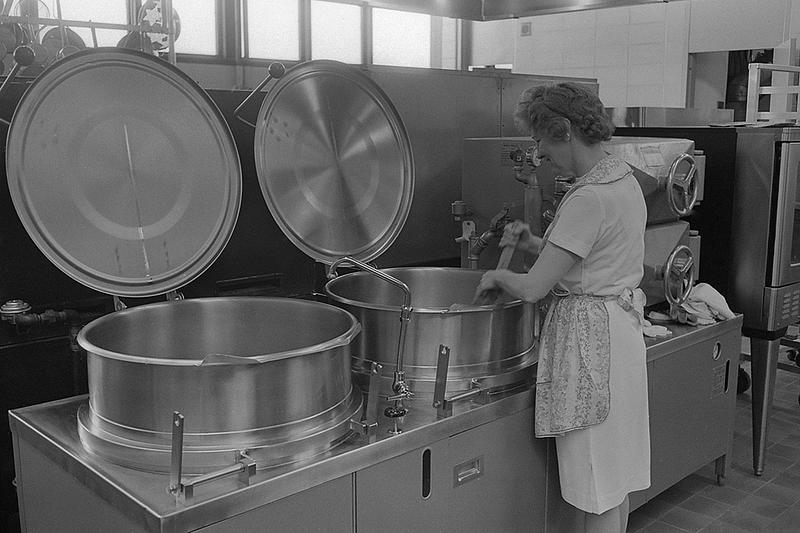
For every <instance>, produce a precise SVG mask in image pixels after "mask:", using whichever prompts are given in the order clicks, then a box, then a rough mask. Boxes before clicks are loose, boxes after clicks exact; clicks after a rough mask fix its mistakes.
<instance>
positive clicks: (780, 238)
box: [772, 142, 800, 287]
mask: <svg viewBox="0 0 800 533" xmlns="http://www.w3.org/2000/svg"><path fill="white" fill-rule="evenodd" d="M780 150H781V159H780V168H779V169H778V170H779V172H780V175H779V176H778V180H779V181H778V195H777V208H778V209H777V211H776V215H777V216H776V218H775V254H773V263H772V286H773V287H782V286H784V285H789V284H791V283H797V282H800V186H798V183H797V182H798V179H800V142H785V143H781V147H780Z"/></svg>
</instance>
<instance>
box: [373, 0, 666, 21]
mask: <svg viewBox="0 0 800 533" xmlns="http://www.w3.org/2000/svg"><path fill="white" fill-rule="evenodd" d="M668 1H669V0H366V4H368V5H370V6H373V7H383V8H388V9H399V10H403V11H415V12H418V13H428V14H430V15H437V16H442V17H452V18H459V19H466V20H479V21H480V20H500V19H508V18H518V17H529V16H533V15H547V14H550V13H565V12H569V11H584V10H587V9H600V8H607V7H621V6H630V5H638V4H654V3H666V2H668Z"/></svg>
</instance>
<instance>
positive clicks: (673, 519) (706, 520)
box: [659, 507, 786, 532]
mask: <svg viewBox="0 0 800 533" xmlns="http://www.w3.org/2000/svg"><path fill="white" fill-rule="evenodd" d="M784 510H786V509H784ZM775 516H777V515H775ZM659 520H660V521H661V522H666V523H667V524H670V525H673V526H676V527H679V528H681V529H684V530H686V531H692V532H697V531H700V530H701V529H703V528H704V527H706V526H708V525H710V524H711V523H712V522H714V518H712V517H710V516H706V515H703V514H700V513H695V512H694V511H690V510H688V509H683V508H682V507H675V508H674V509H672V510H671V511H668V512H667V513H665V514H664V516H662V517H661V518H659Z"/></svg>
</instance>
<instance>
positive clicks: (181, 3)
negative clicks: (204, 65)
mask: <svg viewBox="0 0 800 533" xmlns="http://www.w3.org/2000/svg"><path fill="white" fill-rule="evenodd" d="M172 9H173V10H174V11H175V12H176V13H177V15H178V19H179V20H180V34H179V35H178V38H177V39H176V40H175V51H176V52H178V53H180V54H203V55H212V56H213V55H217V54H218V53H219V50H218V49H217V27H218V26H219V23H218V22H217V9H216V1H215V0H172Z"/></svg>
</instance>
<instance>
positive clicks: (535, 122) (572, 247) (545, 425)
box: [477, 83, 650, 533]
mask: <svg viewBox="0 0 800 533" xmlns="http://www.w3.org/2000/svg"><path fill="white" fill-rule="evenodd" d="M516 118H517V120H518V123H519V125H520V126H521V127H524V128H525V129H527V130H528V131H529V132H530V133H531V135H532V137H533V139H534V140H535V141H536V143H537V144H538V151H539V157H540V158H542V159H543V160H544V161H549V162H550V163H551V164H552V165H553V167H554V171H555V172H556V173H559V174H562V175H564V176H576V177H577V179H576V181H575V183H574V185H573V187H572V188H571V189H570V190H569V192H568V193H567V194H566V195H565V196H564V198H563V199H562V201H561V202H560V204H559V206H558V210H557V212H556V215H555V219H554V220H553V222H552V223H551V225H550V227H549V228H548V229H547V231H546V232H545V234H544V237H543V239H538V238H537V237H535V236H534V235H532V234H531V233H530V230H529V228H528V227H527V226H525V225H523V224H521V223H519V222H515V223H513V224H510V225H508V227H507V228H506V230H505V232H504V235H503V239H502V242H501V243H500V244H501V246H504V245H506V244H508V245H514V243H515V242H516V247H517V249H522V250H524V251H527V252H534V253H537V252H538V258H537V259H536V262H535V263H534V265H533V267H531V269H530V271H529V272H527V273H524V274H518V273H514V272H511V271H509V270H493V271H489V272H486V274H484V276H483V278H482V279H481V282H480V284H479V286H478V289H477V292H478V294H477V296H478V297H481V296H482V295H484V294H486V293H487V292H489V291H496V290H498V289H501V290H504V291H506V292H508V293H509V294H511V295H513V296H515V297H518V298H521V299H523V300H525V301H528V302H536V301H539V300H541V299H542V298H544V297H545V296H547V295H548V293H550V292H551V289H552V293H553V294H554V298H553V302H552V303H551V305H550V309H549V311H548V313H547V317H546V319H545V324H544V326H543V328H542V336H541V339H540V352H539V365H538V371H537V379H536V381H537V383H536V419H535V427H536V436H537V437H548V436H555V437H556V438H555V442H556V449H557V455H558V469H559V476H560V480H561V495H562V496H563V498H564V500H566V501H567V502H568V503H570V504H571V505H573V506H575V507H577V508H578V509H580V510H582V511H583V512H584V513H583V522H584V524H585V526H584V527H585V530H586V531H592V532H596V531H598V532H599V531H603V532H605V531H609V532H611V531H613V532H617V531H619V532H623V533H624V532H625V529H626V526H627V519H628V510H629V501H628V494H629V493H630V492H633V491H636V490H642V489H645V488H647V487H649V486H650V436H649V422H648V406H647V373H646V367H645V362H646V361H645V345H644V340H643V337H642V329H641V324H640V317H641V314H640V313H639V312H638V311H637V310H636V308H637V307H638V308H639V309H640V308H641V305H642V303H643V297H644V294H643V293H642V292H641V290H640V289H637V287H638V285H639V282H640V281H641V279H642V274H643V263H644V228H645V223H646V218H647V212H646V207H645V203H644V197H643V195H642V191H641V189H640V187H639V184H638V182H637V180H636V179H635V178H634V176H633V172H632V170H631V168H630V167H629V166H628V165H627V164H626V163H624V162H623V161H622V160H620V159H618V158H616V157H614V156H611V155H608V154H607V153H606V152H605V151H604V150H603V147H602V144H601V141H605V140H608V139H610V138H611V135H612V133H613V130H614V126H613V124H612V123H611V121H610V120H609V118H608V117H607V116H606V114H605V112H604V109H603V104H602V103H601V102H600V100H599V99H598V98H597V96H595V95H594V94H593V93H591V92H590V91H588V90H587V89H585V88H583V87H582V86H580V85H577V84H574V83H559V84H556V85H550V86H539V87H533V88H531V89H528V90H527V91H525V92H524V93H523V94H522V96H521V97H520V101H519V104H518V106H517V113H516Z"/></svg>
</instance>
